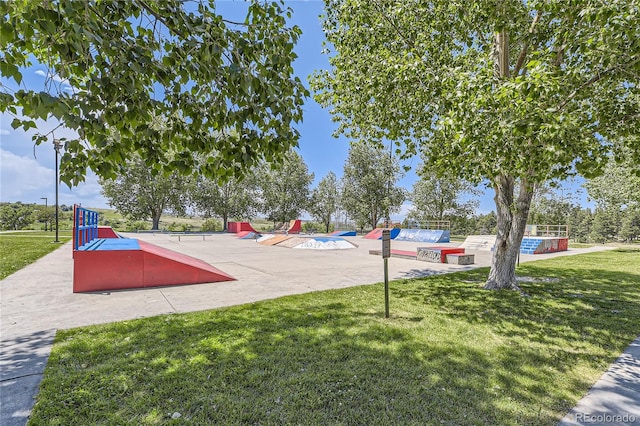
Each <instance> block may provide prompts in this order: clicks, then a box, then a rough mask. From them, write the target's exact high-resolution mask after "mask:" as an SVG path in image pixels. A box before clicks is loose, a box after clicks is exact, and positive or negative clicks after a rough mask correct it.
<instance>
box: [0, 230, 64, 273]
mask: <svg viewBox="0 0 640 426" xmlns="http://www.w3.org/2000/svg"><path fill="white" fill-rule="evenodd" d="M58 236H59V238H58V240H60V242H59V243H54V240H55V232H45V231H28V232H3V233H0V252H2V256H0V279H4V278H5V277H7V276H9V275H11V274H13V273H14V272H16V271H17V270H19V269H22V268H24V267H25V266H27V265H28V264H30V263H33V262H35V261H36V260H38V259H40V258H41V257H42V256H44V255H45V254H48V253H50V252H52V251H54V250H55V249H57V248H58V247H60V244H63V243H66V242H67V241H69V240H70V239H71V231H59V232H58Z"/></svg>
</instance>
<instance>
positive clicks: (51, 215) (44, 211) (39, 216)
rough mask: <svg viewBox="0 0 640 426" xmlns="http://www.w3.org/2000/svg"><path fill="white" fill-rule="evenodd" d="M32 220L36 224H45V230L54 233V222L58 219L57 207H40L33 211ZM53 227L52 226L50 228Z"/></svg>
mask: <svg viewBox="0 0 640 426" xmlns="http://www.w3.org/2000/svg"><path fill="white" fill-rule="evenodd" d="M32 218H33V220H34V221H36V222H40V223H44V230H45V231H46V230H47V229H50V230H51V231H53V225H52V224H53V221H54V220H55V218H56V210H55V207H49V206H46V207H43V206H38V208H36V209H35V210H33V213H32ZM48 225H51V226H48Z"/></svg>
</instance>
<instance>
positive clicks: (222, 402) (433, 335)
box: [30, 250, 640, 425]
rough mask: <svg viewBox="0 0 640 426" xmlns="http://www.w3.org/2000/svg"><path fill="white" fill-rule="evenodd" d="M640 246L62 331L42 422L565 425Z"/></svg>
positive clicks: (616, 350) (43, 392) (614, 337)
mask: <svg viewBox="0 0 640 426" xmlns="http://www.w3.org/2000/svg"><path fill="white" fill-rule="evenodd" d="M638 264H640V250H616V251H607V252H597V253H590V254H584V255H578V256H571V257H563V258H556V259H549V260H543V261H538V262H532V263H527V264H524V265H522V266H521V267H520V268H519V269H518V275H519V276H526V277H528V279H527V280H525V281H523V282H522V287H523V288H524V289H525V291H526V292H527V293H528V294H529V295H530V296H531V297H528V298H524V297H521V296H519V295H518V294H516V293H514V292H491V291H485V290H482V289H481V285H482V282H483V280H484V279H485V278H486V274H487V269H479V270H473V271H468V272H462V273H454V274H448V275H441V276H433V277H429V278H424V279H413V280H398V281H394V282H392V284H391V288H392V306H393V309H392V318H391V319H389V320H385V319H384V318H383V315H382V308H383V306H382V305H383V304H382V303H381V301H382V300H383V298H382V291H383V289H382V286H381V285H380V284H374V285H365V286H360V287H352V288H347V289H340V290H330V291H324V292H317V293H309V294H304V295H297V296H288V297H283V298H280V299H275V300H269V301H264V302H258V303H253V304H248V305H242V306H235V307H230V308H223V309H216V310H210V311H203V312H197V313H189V314H175V315H168V316H158V317H153V318H146V319H140V320H132V321H124V322H119V323H113V324H107V325H100V326H90V327H83V328H78V329H72V330H63V331H59V332H58V334H57V336H56V341H55V344H54V347H53V350H52V353H51V356H50V358H49V363H48V366H47V368H46V371H45V375H44V379H43V381H42V384H41V389H40V393H39V395H38V399H37V401H36V404H35V407H34V410H33V413H32V416H31V420H30V423H31V424H44V423H46V424H70V423H76V424H93V423H98V422H105V423H110V424H111V423H113V424H125V423H126V424H170V423H185V422H191V423H193V424H297V423H300V424H381V425H382V424H487V425H489V424H503V425H512V424H536V425H552V424H553V425H555V424H557V422H558V421H559V420H560V419H561V418H562V417H563V416H564V415H565V414H566V413H567V412H568V411H569V410H570V409H571V408H572V407H573V406H574V405H575V404H576V402H577V401H578V400H579V399H580V398H581V397H582V396H583V395H584V394H585V393H586V392H587V390H588V389H589V387H590V386H591V385H592V384H593V383H594V382H595V381H596V380H597V379H598V378H599V377H600V376H601V375H602V373H603V372H604V370H605V369H606V368H607V366H608V365H609V364H610V363H611V362H613V361H614V360H615V359H616V357H617V356H618V355H619V354H620V353H621V352H622V351H623V350H624V348H625V347H626V346H627V345H628V344H629V343H630V342H631V341H632V340H633V339H634V338H635V337H636V336H637V335H638V331H639V330H638V324H640V288H639V286H638V282H640V272H638V271H637V268H636V267H635V265H638Z"/></svg>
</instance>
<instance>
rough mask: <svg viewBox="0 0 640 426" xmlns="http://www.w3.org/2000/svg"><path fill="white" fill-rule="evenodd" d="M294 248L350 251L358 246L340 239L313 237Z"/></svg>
mask: <svg viewBox="0 0 640 426" xmlns="http://www.w3.org/2000/svg"><path fill="white" fill-rule="evenodd" d="M305 240H306V241H304V242H302V243H300V244H298V245H296V246H295V247H292V248H293V249H303V250H348V249H353V248H356V245H355V244H353V243H352V242H350V241H347V240H345V239H344V238H340V237H312V238H305Z"/></svg>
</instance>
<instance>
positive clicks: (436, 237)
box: [395, 229, 450, 243]
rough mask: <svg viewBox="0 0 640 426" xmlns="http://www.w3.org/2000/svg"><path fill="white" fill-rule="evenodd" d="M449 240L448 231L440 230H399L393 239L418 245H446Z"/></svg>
mask: <svg viewBox="0 0 640 426" xmlns="http://www.w3.org/2000/svg"><path fill="white" fill-rule="evenodd" d="M449 238H450V233H449V231H446V230H442V229H401V230H400V233H399V234H398V236H397V237H396V238H395V239H396V241H415V242H420V243H448V242H449Z"/></svg>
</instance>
